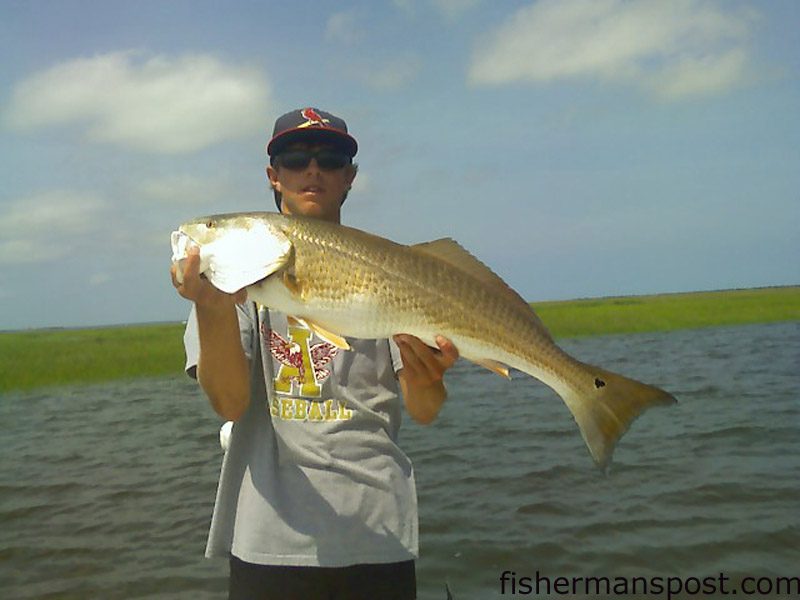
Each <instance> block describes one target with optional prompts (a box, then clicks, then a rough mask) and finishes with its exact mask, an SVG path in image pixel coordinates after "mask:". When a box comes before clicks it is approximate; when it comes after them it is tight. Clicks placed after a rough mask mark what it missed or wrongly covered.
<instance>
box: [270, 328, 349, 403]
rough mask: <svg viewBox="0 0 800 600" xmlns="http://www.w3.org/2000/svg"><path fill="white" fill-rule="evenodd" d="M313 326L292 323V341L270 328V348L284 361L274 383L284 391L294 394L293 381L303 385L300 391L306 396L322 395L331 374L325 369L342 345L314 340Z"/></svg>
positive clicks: (276, 389) (315, 396) (274, 355)
mask: <svg viewBox="0 0 800 600" xmlns="http://www.w3.org/2000/svg"><path fill="white" fill-rule="evenodd" d="M310 340H311V330H309V329H306V328H305V327H298V326H296V325H289V341H287V340H285V339H283V338H282V337H281V336H280V335H278V334H277V333H275V331H274V330H273V331H271V332H270V340H269V349H270V353H271V354H272V356H273V357H274V358H275V360H277V361H278V362H279V363H280V368H279V369H278V372H277V374H276V375H275V379H274V380H273V385H274V386H275V391H276V392H278V393H280V394H291V393H292V384H293V383H294V384H295V386H297V387H299V388H300V390H299V391H300V395H301V396H304V397H306V398H319V397H320V396H321V395H322V383H323V382H324V381H325V380H326V379H327V378H328V377H329V376H330V371H328V370H327V369H325V368H324V367H325V365H327V364H328V363H329V362H330V361H331V360H333V357H334V356H336V354H337V353H338V351H339V349H338V348H337V347H336V346H334V345H333V344H329V343H328V342H322V343H319V344H314V345H313V346H312V345H311V344H310Z"/></svg>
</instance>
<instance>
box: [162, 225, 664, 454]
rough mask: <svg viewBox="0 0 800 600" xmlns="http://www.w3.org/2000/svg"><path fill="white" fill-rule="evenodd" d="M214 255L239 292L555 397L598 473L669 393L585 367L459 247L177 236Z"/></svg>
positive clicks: (209, 230)
mask: <svg viewBox="0 0 800 600" xmlns="http://www.w3.org/2000/svg"><path fill="white" fill-rule="evenodd" d="M176 235H178V236H187V237H188V238H190V239H191V240H192V241H193V242H194V243H196V244H198V245H200V247H201V257H203V252H204V248H205V249H206V261H207V263H208V267H207V276H208V277H209V279H210V280H211V282H212V283H214V284H215V285H218V283H217V280H218V281H219V282H222V283H224V284H225V286H228V289H226V288H225V287H224V286H222V284H221V283H220V284H219V285H218V287H220V289H223V290H224V291H229V292H232V291H234V290H236V289H239V288H238V287H236V286H237V285H238V286H239V287H246V288H247V292H248V297H249V298H250V299H252V300H254V301H257V302H260V303H262V304H265V305H267V306H270V307H271V308H274V309H276V310H280V311H281V312H284V313H286V314H288V315H291V316H294V317H296V318H299V319H302V320H304V321H306V322H307V323H309V324H310V326H312V327H318V328H320V329H318V331H323V332H330V333H332V334H335V335H337V336H351V337H356V338H385V337H390V336H392V335H394V334H397V333H408V334H412V335H415V336H417V337H419V338H420V339H422V340H423V341H424V342H426V343H428V344H430V345H432V346H435V336H436V335H437V334H438V335H443V336H445V337H447V338H449V339H451V340H452V341H453V343H454V344H455V345H456V347H457V348H458V349H459V352H460V354H461V356H463V357H464V358H467V359H469V360H473V361H475V362H477V363H478V364H482V365H484V366H488V367H489V368H492V370H495V371H497V372H503V367H502V366H503V365H508V366H510V367H513V368H516V369H518V370H520V371H523V372H525V373H527V374H529V375H531V376H533V377H535V378H537V379H539V380H541V381H542V382H544V383H545V384H547V385H548V386H550V387H551V388H552V389H553V390H555V391H556V392H557V393H558V394H559V395H560V396H561V398H562V399H563V400H564V402H565V403H566V404H567V406H568V407H569V409H570V411H571V412H572V414H573V417H574V418H575V420H576V422H577V424H578V427H579V429H580V432H581V435H582V436H583V439H584V441H585V442H586V444H587V446H588V448H589V451H590V453H591V455H592V457H593V459H594V460H595V461H596V463H597V464H598V465H600V466H601V467H605V466H606V465H607V464H608V462H609V460H610V458H611V454H612V451H613V448H614V445H615V443H616V441H617V439H618V438H619V437H620V436H621V435H622V434H623V433H624V432H625V431H626V430H627V428H628V427H629V426H630V424H631V422H632V421H633V420H634V419H635V418H636V416H638V415H639V414H640V413H641V412H642V411H644V410H645V409H647V408H648V407H650V406H655V405H663V404H670V403H672V402H674V401H675V399H674V398H673V397H672V396H671V395H670V394H668V393H667V392H664V391H663V390H660V389H658V388H655V387H653V386H649V385H646V384H643V383H641V382H638V381H635V380H632V379H628V378H625V377H623V376H621V375H618V374H616V373H611V372H609V371H605V370H603V369H601V368H599V367H595V366H592V365H587V364H584V363H582V362H580V361H578V360H576V359H575V358H573V357H571V356H570V355H568V354H567V353H566V352H564V351H563V350H562V349H561V348H559V347H558V346H557V345H556V344H555V342H554V341H553V339H552V337H551V336H550V334H549V332H548V331H547V329H546V328H545V327H544V325H543V324H542V323H541V321H540V320H539V319H538V317H537V316H536V314H535V312H534V311H533V309H532V308H531V307H530V305H529V304H528V303H527V302H525V301H524V300H523V299H522V298H521V297H520V296H519V295H518V294H517V293H516V292H514V291H513V290H512V289H511V288H510V287H508V285H507V284H506V283H505V282H503V281H502V279H500V278H499V277H498V276H497V275H496V274H494V273H493V272H491V271H490V270H489V269H488V267H486V266H485V265H483V264H482V263H480V262H479V261H478V260H477V259H476V258H474V257H473V256H471V255H470V254H469V253H468V252H467V251H466V250H464V249H463V248H461V247H460V246H458V244H456V243H455V242H453V241H452V240H436V241H434V242H428V243H426V244H418V245H415V246H405V245H402V244H398V243H396V242H393V241H391V240H387V239H385V238H381V237H379V236H375V235H372V234H369V233H366V232H364V231H360V230H358V229H353V228H350V227H345V226H342V225H338V224H333V223H328V222H325V221H320V220H317V219H311V218H306V217H287V216H284V215H279V214H277V213H234V214H229V215H212V216H210V217H202V218H199V219H195V220H193V221H190V222H188V223H185V224H183V225H182V226H181V228H180V229H179V231H178V232H176V233H175V234H173V253H174V255H175V254H180V253H179V251H178V250H176V248H175V245H176V244H175V236H176Z"/></svg>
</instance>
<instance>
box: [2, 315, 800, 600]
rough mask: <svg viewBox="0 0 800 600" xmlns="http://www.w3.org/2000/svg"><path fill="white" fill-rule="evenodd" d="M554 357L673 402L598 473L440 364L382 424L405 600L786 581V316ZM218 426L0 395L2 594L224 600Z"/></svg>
mask: <svg viewBox="0 0 800 600" xmlns="http://www.w3.org/2000/svg"><path fill="white" fill-rule="evenodd" d="M561 345H562V346H563V347H564V348H565V349H566V350H568V351H569V352H571V353H572V354H574V355H575V356H577V357H579V358H581V359H582V360H585V361H587V362H594V363H598V364H601V365H603V366H605V367H607V368H609V369H613V370H617V371H621V372H623V373H626V374H628V375H631V376H634V377H637V378H639V379H643V380H646V381H649V382H652V383H654V384H656V385H660V386H662V387H665V388H666V389H668V390H670V391H671V392H673V393H674V394H675V395H676V396H677V397H678V399H679V404H678V405H677V406H673V407H670V408H663V409H655V410H652V411H649V412H648V413H647V414H646V415H645V416H644V417H642V418H641V419H639V420H638V421H637V422H636V423H635V424H634V425H633V427H632V429H631V431H629V432H628V433H627V434H626V435H625V437H624V438H623V439H622V442H621V443H620V445H619V446H618V448H617V451H616V454H615V457H614V462H613V464H612V466H611V468H610V470H609V472H608V474H607V475H603V474H602V473H601V472H599V471H598V470H597V469H596V468H595V467H594V466H593V464H592V462H591V460H590V458H589V455H588V453H587V451H586V450H585V448H584V446H583V442H582V440H581V439H580V435H579V434H578V432H577V429H576V427H575V425H574V423H573V421H572V419H571V417H570V416H569V414H568V412H567V409H566V407H565V406H564V405H563V403H561V401H560V400H559V399H558V398H557V397H556V396H555V395H554V394H553V393H552V392H550V391H549V389H548V388H545V387H544V386H542V385H541V384H539V383H538V382H535V381H534V380H531V379H529V378H526V377H525V376H522V375H520V374H516V375H515V378H514V381H511V382H508V381H505V380H503V379H502V378H500V377H497V376H496V375H494V374H492V373H490V372H488V371H485V370H484V369H482V368H480V367H475V366H473V365H471V364H469V363H465V362H463V361H462V362H460V363H459V364H458V365H457V366H456V367H455V368H454V370H453V371H452V372H451V373H450V374H449V375H448V387H449V389H450V400H448V403H447V404H446V406H445V409H444V411H443V413H442V414H441V416H440V418H439V420H438V421H437V422H436V424H434V425H432V426H429V427H419V426H416V425H414V424H413V423H411V422H410V421H409V422H407V423H405V424H404V426H403V431H402V445H403V446H404V447H405V448H406V449H407V451H408V453H409V454H410V455H411V457H412V459H413V460H414V464H415V468H416V473H417V484H418V492H419V497H420V529H421V554H422V556H421V558H420V561H419V563H418V568H417V575H418V580H419V592H420V598H422V599H423V600H427V599H428V598H430V599H432V600H440V599H442V600H443V599H444V597H445V592H444V582H445V581H447V582H449V585H450V588H451V589H452V591H453V593H454V595H455V597H456V599H457V600H464V599H473V600H484V599H493V598H507V597H513V596H511V595H510V589H508V588H507V589H506V595H501V593H500V586H499V577H500V574H501V573H502V572H503V571H506V570H509V571H514V572H515V574H516V576H517V577H521V576H530V577H533V576H534V575H535V574H536V572H537V571H539V572H540V573H541V574H544V575H546V576H550V577H553V578H554V577H556V576H566V577H575V576H592V575H594V576H606V577H614V576H628V577H631V576H640V577H650V576H663V577H669V576H682V577H688V576H700V577H702V576H706V575H717V574H718V573H720V572H723V573H725V575H726V576H729V577H730V578H731V580H732V581H736V580H740V579H741V578H742V577H745V576H757V577H770V576H797V575H798V565H800V510H799V509H800V402H799V401H798V400H799V396H800V394H799V393H798V389H800V323H784V324H774V325H754V326H746V327H734V328H719V329H710V330H697V331H681V332H673V333H666V334H640V335H629V336H605V337H597V338H587V339H577V340H565V341H563V342H562V343H561ZM217 430H218V420H217V418H216V417H215V415H214V414H213V413H212V412H211V409H210V408H209V407H208V405H207V402H206V401H205V400H204V399H203V397H202V396H201V395H200V394H199V392H198V390H197V388H196V386H195V384H194V383H193V382H191V381H188V380H186V379H184V378H181V377H175V378H169V379H157V380H140V381H136V382H127V383H114V384H107V385H94V386H87V387H74V388H66V389H56V390H48V391H45V392H34V393H28V394H6V395H4V396H0V448H2V452H3V460H2V468H1V469H0V590H3V591H2V592H1V594H2V597H3V598H20V599H22V598H65V599H68V598H76V599H77V598H80V599H87V598H98V599H104V600H105V599H114V598H168V599H170V598H171V599H178V598H181V599H183V598H186V599H202V598H222V597H224V596H225V589H226V575H227V565H226V563H225V562H224V561H220V560H207V559H205V558H203V549H204V545H205V536H206V532H207V527H208V522H209V518H210V514H211V509H212V503H213V498H214V492H215V489H216V480H217V475H218V469H219V463H220V459H221V454H220V450H219V443H218V433H217ZM516 597H523V596H521V595H517V596H516ZM705 597H709V596H705Z"/></svg>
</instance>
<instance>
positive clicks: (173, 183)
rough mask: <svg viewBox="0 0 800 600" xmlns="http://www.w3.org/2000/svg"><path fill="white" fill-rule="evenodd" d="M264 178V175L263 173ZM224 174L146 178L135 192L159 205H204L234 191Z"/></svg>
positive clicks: (218, 200)
mask: <svg viewBox="0 0 800 600" xmlns="http://www.w3.org/2000/svg"><path fill="white" fill-rule="evenodd" d="M264 178H265V180H266V175H264ZM234 190H235V187H234V185H233V182H232V181H231V180H230V179H229V178H228V177H226V176H224V175H223V176H219V177H198V176H195V175H188V174H178V175H169V176H166V177H159V178H152V179H146V180H144V181H141V182H139V183H138V184H137V185H136V189H135V193H136V194H137V195H138V196H140V197H141V198H142V199H143V200H147V201H150V202H154V203H157V204H159V205H165V204H166V205H187V204H188V205H198V206H199V205H205V204H212V203H214V202H220V200H222V199H223V198H228V197H230V196H231V195H232V194H235V192H234Z"/></svg>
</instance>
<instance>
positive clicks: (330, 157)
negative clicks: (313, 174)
mask: <svg viewBox="0 0 800 600" xmlns="http://www.w3.org/2000/svg"><path fill="white" fill-rule="evenodd" d="M317 164H318V165H319V168H320V169H328V170H332V169H341V168H342V167H343V166H345V165H346V164H347V157H346V156H345V155H344V154H342V153H340V152H320V153H319V154H317Z"/></svg>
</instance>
